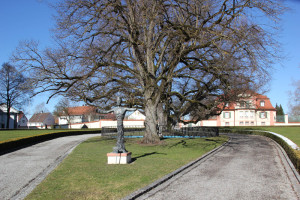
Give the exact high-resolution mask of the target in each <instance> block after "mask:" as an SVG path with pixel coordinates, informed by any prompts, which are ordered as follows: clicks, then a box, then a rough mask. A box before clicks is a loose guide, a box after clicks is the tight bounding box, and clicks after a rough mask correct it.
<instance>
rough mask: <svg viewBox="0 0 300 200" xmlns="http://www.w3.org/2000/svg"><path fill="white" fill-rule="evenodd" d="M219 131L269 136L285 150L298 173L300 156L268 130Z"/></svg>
mask: <svg viewBox="0 0 300 200" xmlns="http://www.w3.org/2000/svg"><path fill="white" fill-rule="evenodd" d="M220 131H222V132H223V133H224V132H226V133H241V134H250V135H261V136H265V137H268V138H271V139H272V140H274V141H275V142H277V143H278V144H279V145H280V146H281V147H282V148H283V149H284V150H285V152H286V154H287V155H288V157H289V158H290V160H291V162H292V163H293V165H294V167H295V168H296V170H297V171H298V173H300V157H299V156H298V155H297V154H296V151H295V150H294V149H293V148H292V147H291V146H290V145H288V144H287V143H286V142H285V141H284V140H283V139H282V138H280V137H278V136H276V135H273V134H271V133H268V132H260V131H257V130H252V129H238V128H224V129H222V130H220Z"/></svg>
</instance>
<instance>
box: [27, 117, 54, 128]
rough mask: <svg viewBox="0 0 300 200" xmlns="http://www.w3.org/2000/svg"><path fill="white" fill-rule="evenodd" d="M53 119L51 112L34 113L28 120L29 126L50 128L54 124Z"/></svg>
mask: <svg viewBox="0 0 300 200" xmlns="http://www.w3.org/2000/svg"><path fill="white" fill-rule="evenodd" d="M54 123H55V120H54V117H53V115H52V114H51V113H36V114H34V115H33V116H32V117H31V118H30V119H29V121H28V126H29V127H30V128H39V129H44V128H50V127H51V126H52V125H54Z"/></svg>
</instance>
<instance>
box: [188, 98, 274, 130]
mask: <svg viewBox="0 0 300 200" xmlns="http://www.w3.org/2000/svg"><path fill="white" fill-rule="evenodd" d="M240 99H241V100H240V101H238V102H234V103H230V104H226V105H225V108H224V110H223V111H222V112H221V114H220V115H218V116H214V117H211V118H210V119H208V120H202V121H200V122H198V123H197V124H193V125H191V124H190V125H189V126H274V125H275V123H276V109H275V108H274V107H273V106H272V104H271V101H270V99H269V98H268V97H267V96H265V95H261V94H254V95H250V94H243V95H242V96H241V98H240Z"/></svg>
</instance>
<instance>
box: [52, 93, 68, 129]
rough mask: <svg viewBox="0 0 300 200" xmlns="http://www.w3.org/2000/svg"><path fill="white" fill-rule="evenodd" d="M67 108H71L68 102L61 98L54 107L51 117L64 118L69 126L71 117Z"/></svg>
mask: <svg viewBox="0 0 300 200" xmlns="http://www.w3.org/2000/svg"><path fill="white" fill-rule="evenodd" d="M69 107H71V104H70V101H69V100H68V99H67V98H62V99H61V100H59V102H58V103H57V104H56V105H55V107H54V111H53V115H54V116H56V117H61V116H64V117H66V120H67V122H68V124H69V125H70V128H71V127H72V126H71V115H70V112H69V109H68V108H69Z"/></svg>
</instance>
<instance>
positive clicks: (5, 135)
mask: <svg viewBox="0 0 300 200" xmlns="http://www.w3.org/2000/svg"><path fill="white" fill-rule="evenodd" d="M78 130H80V131H82V130H85V129H34V130H32V129H31V130H30V129H29V130H0V142H1V141H6V140H13V139H18V138H23V137H30V136H35V135H40V134H46V133H53V132H61V131H78ZM88 130H92V129H86V131H88Z"/></svg>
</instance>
